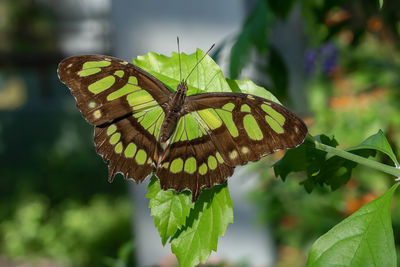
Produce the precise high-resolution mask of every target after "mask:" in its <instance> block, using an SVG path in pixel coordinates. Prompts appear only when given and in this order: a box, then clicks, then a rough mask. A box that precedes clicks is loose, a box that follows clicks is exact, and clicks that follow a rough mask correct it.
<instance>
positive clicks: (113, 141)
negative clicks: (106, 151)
mask: <svg viewBox="0 0 400 267" xmlns="http://www.w3.org/2000/svg"><path fill="white" fill-rule="evenodd" d="M120 138H121V134H120V133H115V134H113V135H112V136H111V138H110V144H112V145H115V144H116V143H118V141H119V139H120Z"/></svg>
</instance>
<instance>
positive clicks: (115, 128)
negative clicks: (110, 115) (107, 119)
mask: <svg viewBox="0 0 400 267" xmlns="http://www.w3.org/2000/svg"><path fill="white" fill-rule="evenodd" d="M116 130H117V126H115V125H114V124H112V125H110V126H108V128H107V135H112V134H113V133H115V131H116Z"/></svg>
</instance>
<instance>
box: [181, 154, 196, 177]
mask: <svg viewBox="0 0 400 267" xmlns="http://www.w3.org/2000/svg"><path fill="white" fill-rule="evenodd" d="M196 167H197V164H196V159H195V158H194V157H190V158H188V159H186V161H185V167H184V170H185V172H187V173H189V174H193V173H194V172H195V171H196Z"/></svg>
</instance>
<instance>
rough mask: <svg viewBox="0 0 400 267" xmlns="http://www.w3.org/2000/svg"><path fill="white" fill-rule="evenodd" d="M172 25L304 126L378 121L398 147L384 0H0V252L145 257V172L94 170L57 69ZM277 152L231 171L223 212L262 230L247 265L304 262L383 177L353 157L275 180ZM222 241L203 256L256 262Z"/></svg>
mask: <svg viewBox="0 0 400 267" xmlns="http://www.w3.org/2000/svg"><path fill="white" fill-rule="evenodd" d="M176 36H180V38H181V51H183V52H186V53H192V52H194V51H195V49H196V48H197V47H198V48H201V49H203V50H206V49H208V47H210V45H211V44H212V43H216V49H214V51H213V52H212V56H213V57H214V59H215V60H216V61H217V63H218V64H220V65H221V68H222V69H223V71H224V73H225V76H227V77H230V78H235V79H242V78H244V77H246V78H249V79H252V80H253V81H254V82H256V83H257V84H259V85H262V86H264V87H266V88H267V89H268V90H270V91H271V92H272V93H274V94H275V95H276V96H277V97H278V98H279V99H280V100H281V102H282V103H284V104H285V105H286V106H288V107H289V108H290V109H291V110H293V111H294V112H295V113H296V114H298V115H299V116H301V117H302V118H303V119H304V120H305V121H306V123H307V124H308V126H309V127H310V132H311V134H313V135H317V134H321V133H324V134H327V135H334V136H335V138H336V139H337V140H338V141H339V143H340V147H342V148H346V147H350V146H354V145H357V144H359V143H360V142H362V141H363V140H364V139H365V138H366V137H368V136H369V135H371V134H374V133H376V132H377V131H378V129H382V130H383V131H384V132H385V134H386V136H387V138H388V140H389V142H390V143H391V145H392V146H393V148H394V150H395V153H397V155H399V150H400V75H399V73H400V49H399V48H400V46H399V44H400V2H398V1H396V0H384V1H379V0H376V1H375V0H372V1H371V0H352V1H348V0H346V1H344V0H336V1H333V0H332V1H331V0H328V1H320V0H303V1H300V0H285V1H273V0H236V1H232V0H220V1H211V0H207V1H179V0H172V1H168V2H167V1H161V0H153V1H129V0H119V1H111V0H19V1H15V0H0V266H49V267H58V266H121V267H122V266H142V265H143V264H144V263H143V262H145V260H144V259H145V258H146V256H145V255H144V254H145V252H144V250H145V249H144V248H146V245H145V242H147V241H146V237H147V236H146V235H145V236H140V235H139V234H138V229H140V230H139V232H140V231H142V232H143V233H147V232H145V231H144V230H143V229H144V228H141V226H142V225H147V227H148V228H152V229H153V228H154V227H153V222H152V220H151V217H150V216H149V213H150V212H149V211H148V210H146V206H147V200H144V195H145V193H146V184H145V185H141V186H136V185H133V186H131V184H132V183H130V182H127V181H124V180H123V179H122V177H121V176H119V177H116V179H115V181H114V182H113V183H112V184H109V183H108V182H107V166H106V164H104V163H103V162H102V160H101V158H100V157H99V156H97V155H96V153H95V148H94V145H93V141H92V136H93V127H92V126H90V125H89V124H88V123H86V121H85V120H84V119H83V118H82V117H81V115H80V113H79V111H78V110H77V109H76V107H75V102H74V99H73V97H71V95H70V93H69V90H68V89H67V88H66V87H65V86H64V85H63V84H61V83H60V82H59V80H58V78H57V74H56V69H57V64H58V63H59V62H60V61H61V60H62V59H63V58H65V57H67V56H71V55H76V54H89V53H98V54H107V55H113V56H117V57H120V58H123V59H125V60H127V61H131V60H132V58H134V57H136V56H138V55H141V54H146V53H148V52H150V51H153V52H156V53H162V54H165V55H170V53H171V52H172V51H176V50H177V47H176V41H175V40H176V39H175V38H176ZM281 157H282V153H279V154H274V155H272V156H269V157H267V158H265V159H264V160H262V161H261V162H258V163H254V164H249V166H248V167H247V168H244V169H243V168H241V169H239V170H238V171H237V172H236V177H234V178H233V179H232V184H231V183H230V190H231V193H232V197H233V201H234V203H235V207H234V215H235V221H237V222H238V223H237V225H240V222H242V224H244V225H245V227H241V228H239V230H238V231H239V236H242V237H243V238H244V239H245V238H246V236H247V238H249V236H250V238H252V237H251V235H250V233H262V235H258V237H257V240H256V238H254V243H253V244H254V248H251V247H249V248H250V250H253V251H256V252H257V253H258V255H259V256H260V262H259V263H258V264H259V266H280V267H286V266H294V267H296V266H304V265H305V263H306V259H307V251H308V249H309V247H310V246H311V244H312V243H313V242H314V241H315V239H316V238H318V237H319V236H320V235H322V234H324V233H325V232H326V231H328V230H329V229H330V228H331V227H333V226H334V225H335V224H337V223H338V222H339V221H341V220H342V219H343V218H345V217H346V216H348V215H350V214H351V213H353V212H354V211H356V210H357V209H358V208H359V207H361V206H362V205H364V204H365V203H367V202H368V201H370V200H372V199H374V198H376V197H377V196H379V195H380V194H381V193H383V192H384V191H385V190H386V189H387V188H388V187H389V186H390V185H391V183H392V177H389V176H386V175H385V174H382V173H379V172H375V171H373V170H371V169H366V168H361V167H360V168H357V169H356V171H355V172H354V173H353V177H352V179H351V180H350V181H349V182H348V183H347V185H346V186H345V187H344V188H340V189H338V190H336V191H334V192H331V190H330V189H328V188H317V189H315V190H314V191H313V192H312V194H308V193H307V192H306V191H305V190H304V188H303V186H301V185H300V183H301V181H302V180H304V179H305V176H303V175H302V174H296V175H291V176H290V177H289V178H288V179H287V180H286V181H285V182H282V181H281V180H278V179H276V178H275V177H274V173H273V169H272V168H271V167H270V166H271V165H272V164H273V163H274V162H275V161H277V160H279V158H281ZM378 160H380V161H382V162H384V163H387V164H390V161H389V160H388V159H387V158H385V157H380V156H379V155H378ZM248 177H253V178H252V186H248V187H246V193H243V192H241V193H240V194H236V193H235V192H236V191H235V185H234V183H237V184H238V185H237V186H236V188H238V187H240V183H246V182H247V180H248ZM235 181H236V182H235ZM397 195H398V194H397ZM395 198H396V199H394V201H393V202H394V205H393V209H394V210H395V211H397V212H393V215H392V216H393V226H394V233H395V239H396V244H397V245H400V233H399V229H400V213H399V212H398V211H399V209H398V207H396V206H397V205H398V203H399V200H398V198H399V197H398V196H397V197H395ZM139 202H142V203H139ZM242 207H245V208H244V210H251V211H252V212H251V216H247V214H246V213H243V214H242V213H241V212H240V211H241V208H242ZM146 216H147V217H148V218H147V221H141V218H142V217H146ZM243 218H245V219H246V218H247V219H248V220H245V219H243ZM235 224H236V222H235V223H234V224H233V225H231V226H229V227H228V232H227V236H226V238H229V236H234V235H235V234H234V233H232V234H231V233H230V232H229V231H230V230H229V229H233V228H234V227H235ZM153 231H154V229H153ZM149 235H150V234H149ZM153 235H154V233H153ZM259 239H260V240H261V241H260V240H259ZM154 242H155V243H153V245H154V247H156V246H161V242H159V241H158V242H157V240H156V241H154ZM220 242H221V244H222V243H223V242H224V241H223V239H221V238H220ZM149 244H150V247H149V249H148V250H149V251H150V255H153V263H152V264H149V263H146V264H145V265H146V266H148V265H155V264H157V265H158V266H174V264H175V263H174V260H173V258H171V257H170V256H165V255H164V254H162V252H157V253H159V254H157V253H156V252H155V251H156V249H155V250H154V251H152V250H151V245H152V243H149ZM232 245H233V246H235V243H234V242H231V246H232ZM241 246H243V245H242V244H241V243H236V247H237V249H238V250H243V249H244V248H243V247H241ZM168 249H169V248H167V251H168ZM233 249H234V248H227V247H226V248H222V247H219V250H218V252H217V253H214V254H213V260H212V262H210V266H254V265H255V264H254V263H253V262H252V260H251V258H250V259H249V258H248V257H247V258H246V256H243V258H241V259H240V258H232V257H230V256H229V253H226V254H224V253H223V252H220V250H222V251H225V252H226V251H228V250H233ZM397 250H398V251H399V252H400V247H399V246H398V247H397ZM225 255H227V256H225ZM249 255H250V254H249ZM252 257H254V255H253V256H252Z"/></svg>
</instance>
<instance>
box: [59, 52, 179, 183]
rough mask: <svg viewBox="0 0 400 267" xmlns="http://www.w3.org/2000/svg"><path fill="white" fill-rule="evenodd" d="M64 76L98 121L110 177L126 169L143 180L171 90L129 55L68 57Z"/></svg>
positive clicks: (85, 111) (90, 116)
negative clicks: (124, 57)
mask: <svg viewBox="0 0 400 267" xmlns="http://www.w3.org/2000/svg"><path fill="white" fill-rule="evenodd" d="M58 74H59V77H60V80H61V81H62V82H64V83H65V84H66V85H67V86H68V87H69V88H70V90H71V92H72V94H73V95H74V96H75V98H76V102H77V106H78V108H79V109H80V111H81V112H82V114H83V116H84V117H85V118H86V120H87V121H88V122H90V123H91V124H93V125H94V126H95V129H94V142H95V145H96V151H97V152H98V153H99V154H100V155H102V157H103V159H104V161H106V162H109V166H108V168H109V180H110V181H112V179H113V177H114V175H115V174H116V173H118V172H120V173H122V174H123V175H124V177H125V178H133V179H134V180H135V181H136V182H141V181H143V180H144V178H146V177H147V176H148V175H149V174H150V173H151V172H152V171H153V169H154V167H155V163H154V159H153V155H154V152H155V151H156V150H157V149H160V148H159V144H158V142H157V138H158V134H159V132H160V125H161V123H162V121H163V119H164V116H165V112H164V108H165V104H166V103H167V101H168V99H169V96H170V94H171V93H170V91H169V90H168V89H167V88H166V87H165V86H164V85H163V84H162V83H161V82H159V81H158V80H157V79H156V78H154V77H153V76H151V75H150V74H148V73H147V72H145V71H143V70H141V69H140V68H138V67H136V66H134V65H133V64H130V63H128V62H126V61H123V60H120V59H117V58H113V57H108V56H101V55H86V56H77V57H71V58H67V59H65V60H63V61H62V62H61V63H60V65H59V68H58Z"/></svg>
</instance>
